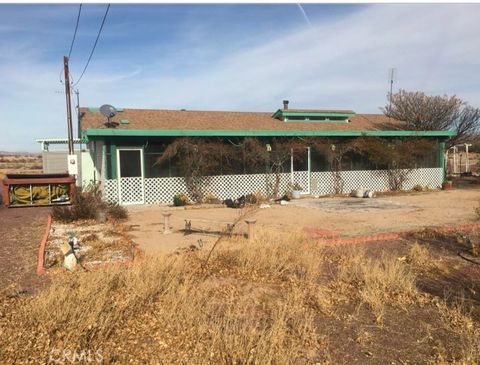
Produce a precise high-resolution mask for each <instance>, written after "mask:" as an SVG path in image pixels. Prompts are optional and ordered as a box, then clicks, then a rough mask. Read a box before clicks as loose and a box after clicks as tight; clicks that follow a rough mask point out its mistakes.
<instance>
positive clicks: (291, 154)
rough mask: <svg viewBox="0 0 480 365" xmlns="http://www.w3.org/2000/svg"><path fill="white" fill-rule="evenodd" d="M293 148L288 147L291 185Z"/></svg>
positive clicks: (291, 180)
mask: <svg viewBox="0 0 480 365" xmlns="http://www.w3.org/2000/svg"><path fill="white" fill-rule="evenodd" d="M293 180H294V179H293V148H291V149H290V182H291V183H292V185H293Z"/></svg>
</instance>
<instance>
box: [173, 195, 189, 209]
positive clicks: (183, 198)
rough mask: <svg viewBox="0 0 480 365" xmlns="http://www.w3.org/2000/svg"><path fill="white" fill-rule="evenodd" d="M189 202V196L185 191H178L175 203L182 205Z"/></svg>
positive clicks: (174, 198)
mask: <svg viewBox="0 0 480 365" xmlns="http://www.w3.org/2000/svg"><path fill="white" fill-rule="evenodd" d="M187 204H188V196H187V195H186V194H185V193H178V194H176V195H175V196H174V197H173V205H175V206H176V207H181V206H184V205H187Z"/></svg>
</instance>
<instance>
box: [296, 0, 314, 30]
mask: <svg viewBox="0 0 480 365" xmlns="http://www.w3.org/2000/svg"><path fill="white" fill-rule="evenodd" d="M297 6H298V8H299V9H300V11H301V12H302V15H303V18H304V19H305V21H306V22H307V24H308V26H309V27H313V25H312V23H311V22H310V19H308V16H307V13H306V12H305V9H303V6H302V4H297Z"/></svg>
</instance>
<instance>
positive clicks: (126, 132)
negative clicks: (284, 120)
mask: <svg viewBox="0 0 480 365" xmlns="http://www.w3.org/2000/svg"><path fill="white" fill-rule="evenodd" d="M83 134H84V135H85V136H86V137H87V138H89V139H90V138H93V139H95V138H97V137H162V136H163V137H295V136H299V137H300V136H323V137H327V136H329V137H360V136H375V137H453V136H455V135H456V134H457V133H456V132H454V131H404V130H398V131H376V130H373V131H354V130H351V131H345V130H340V131H325V130H306V131H300V130H208V129H114V128H108V129H105V128H101V129H93V128H89V129H87V130H86V131H84V132H83Z"/></svg>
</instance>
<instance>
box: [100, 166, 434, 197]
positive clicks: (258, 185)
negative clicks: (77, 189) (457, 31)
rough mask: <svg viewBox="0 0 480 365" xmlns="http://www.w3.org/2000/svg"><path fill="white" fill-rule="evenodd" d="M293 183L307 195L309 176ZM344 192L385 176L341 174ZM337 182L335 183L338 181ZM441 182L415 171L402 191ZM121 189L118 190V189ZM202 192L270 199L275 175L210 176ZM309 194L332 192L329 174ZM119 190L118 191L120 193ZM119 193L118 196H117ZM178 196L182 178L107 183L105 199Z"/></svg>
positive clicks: (379, 182) (284, 182)
mask: <svg viewBox="0 0 480 365" xmlns="http://www.w3.org/2000/svg"><path fill="white" fill-rule="evenodd" d="M290 179H291V175H290V173H283V174H280V184H279V193H280V194H283V193H284V192H285V191H287V189H288V185H289V183H290ZM293 180H294V183H298V184H300V186H302V188H303V190H304V192H306V193H308V172H307V171H296V172H294V179H293ZM339 180H340V181H341V184H338V183H337V187H338V186H341V187H343V192H344V193H348V192H350V191H352V190H353V189H358V188H366V189H371V190H374V191H385V190H388V189H389V184H388V172H387V171H386V170H371V171H343V172H341V173H340V179H339ZM337 182H338V180H337ZM442 182H443V170H442V168H424V169H415V170H413V171H411V172H410V173H409V174H408V178H407V181H406V182H405V183H404V186H403V188H404V189H405V190H409V189H412V188H413V187H414V186H415V185H421V186H424V187H429V188H439V187H441V185H442ZM119 185H120V187H119ZM202 185H203V186H204V191H205V192H206V193H211V194H212V195H214V196H215V197H217V198H218V199H221V200H223V199H228V198H237V197H239V196H241V195H246V194H249V193H255V192H261V193H263V194H264V195H267V196H268V195H271V193H272V189H273V186H274V185H275V175H272V174H246V175H219V176H210V177H208V178H205V179H204V180H203V181H202ZM310 186H311V189H310V193H311V194H312V195H327V194H332V193H334V192H335V178H334V175H333V174H332V173H331V172H312V173H311V174H310ZM119 189H120V191H119ZM119 193H120V194H119ZM177 193H185V194H187V195H190V194H189V192H188V189H187V187H186V184H185V180H184V179H183V178H181V177H160V178H147V179H143V181H142V179H141V178H122V179H121V180H120V184H118V181H117V180H116V179H113V180H106V181H105V189H104V195H105V198H106V200H108V201H110V202H115V203H121V204H164V203H172V202H173V197H174V195H175V194H177Z"/></svg>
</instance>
